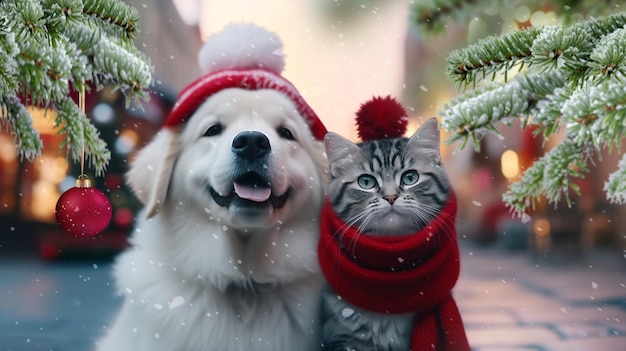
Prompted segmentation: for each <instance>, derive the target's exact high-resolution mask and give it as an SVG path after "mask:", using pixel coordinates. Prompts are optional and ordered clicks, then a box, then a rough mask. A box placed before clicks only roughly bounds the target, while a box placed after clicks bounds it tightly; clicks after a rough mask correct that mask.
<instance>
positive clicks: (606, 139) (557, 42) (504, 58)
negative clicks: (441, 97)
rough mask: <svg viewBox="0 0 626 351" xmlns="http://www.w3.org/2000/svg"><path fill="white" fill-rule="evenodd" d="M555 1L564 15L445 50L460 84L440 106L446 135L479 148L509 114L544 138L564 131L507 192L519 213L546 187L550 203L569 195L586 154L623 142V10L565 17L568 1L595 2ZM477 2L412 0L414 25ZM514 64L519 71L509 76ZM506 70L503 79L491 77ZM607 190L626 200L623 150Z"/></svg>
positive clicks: (428, 25)
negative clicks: (561, 18) (559, 21)
mask: <svg viewBox="0 0 626 351" xmlns="http://www.w3.org/2000/svg"><path fill="white" fill-rule="evenodd" d="M554 2H555V3H557V4H560V5H561V8H560V11H561V13H564V14H565V17H566V21H565V22H564V23H566V24H563V25H548V26H541V27H529V28H527V29H525V30H519V31H514V32H511V33H505V34H501V35H494V36H491V37H488V38H485V39H482V40H480V41H479V42H477V43H475V44H472V45H469V46H467V47H466V48H462V49H458V50H455V51H453V52H451V53H450V54H449V55H448V57H447V62H448V72H447V73H448V76H449V78H450V79H452V80H453V81H454V82H456V83H457V85H458V87H459V88H462V89H465V92H464V93H463V94H461V95H460V96H458V97H457V98H455V99H453V100H452V101H450V102H448V103H446V104H445V105H444V106H443V109H442V111H441V115H442V117H443V122H442V125H443V127H444V128H445V129H446V130H448V131H450V132H451V133H453V135H452V137H451V138H450V139H449V141H450V142H456V141H460V142H462V145H463V146H464V145H465V144H466V143H467V142H468V141H470V140H471V141H472V142H473V144H474V147H475V148H476V149H478V147H479V145H480V140H481V139H482V138H483V137H484V135H485V134H486V133H488V132H493V133H496V134H497V133H498V129H497V127H498V124H501V123H504V124H510V122H511V121H512V119H521V120H522V121H523V123H522V127H523V128H527V127H531V126H532V127H533V128H535V129H534V133H535V135H541V136H543V137H544V138H546V139H548V138H550V137H553V138H554V137H557V133H559V132H561V133H560V135H562V134H563V133H564V134H565V138H564V140H562V141H561V142H560V143H559V144H558V145H557V146H556V147H554V148H553V149H551V150H550V151H548V152H547V153H546V154H545V155H544V156H543V157H541V158H540V159H538V160H536V161H535V162H534V163H533V164H532V166H531V167H529V168H528V169H527V170H525V172H524V173H523V174H522V176H521V179H520V180H519V181H518V182H516V183H513V184H512V185H511V186H510V187H509V189H508V191H507V192H506V193H505V194H504V195H503V199H504V201H505V202H506V204H507V205H508V206H509V207H510V208H511V209H512V211H513V212H514V213H515V214H517V215H518V216H521V215H522V214H523V213H526V212H527V211H528V210H529V209H531V208H534V206H535V203H536V201H537V200H538V199H540V198H541V197H542V196H545V197H546V198H547V199H548V201H549V202H551V203H556V202H558V201H560V200H561V199H562V198H565V199H566V201H567V203H568V204H569V203H570V199H569V197H568V193H569V192H570V190H573V191H574V192H576V193H579V189H578V186H577V185H576V183H575V179H576V178H582V177H584V176H585V174H586V173H587V172H589V166H588V161H589V160H590V158H591V157H592V156H594V155H596V154H599V153H600V151H602V150H604V149H608V150H609V151H611V152H615V151H616V150H617V151H619V150H620V146H621V140H622V139H623V138H624V136H625V130H626V112H625V111H626V28H625V25H626V13H617V14H613V15H607V16H600V17H598V18H590V19H587V20H584V21H578V22H572V23H569V22H567V18H571V17H572V16H571V14H572V13H573V11H574V10H578V11H581V12H584V13H589V12H590V11H592V10H591V9H592V8H598V5H597V4H595V3H590V2H588V1H554ZM476 3H479V5H484V3H483V2H475V1H471V0H470V1H468V0H465V1H462V0H437V1H431V2H415V4H414V5H413V7H412V14H413V17H412V18H413V21H414V25H415V27H416V28H419V29H420V30H423V31H426V32H428V33H432V32H435V31H437V30H440V29H442V28H443V27H445V19H446V18H461V17H463V16H468V14H470V13H472V11H473V10H472V9H475V8H476V5H477V4H476ZM496 3H498V2H496ZM531 3H532V1H531ZM594 5H595V6H594ZM599 7H600V8H603V9H605V10H606V9H607V8H608V9H609V10H610V9H611V7H610V6H608V7H602V6H599ZM513 69H515V70H516V71H517V70H519V73H517V74H516V75H515V77H514V78H512V79H508V78H509V77H508V76H507V73H508V72H511V71H512V70H513ZM502 76H503V77H504V81H501V80H497V79H496V77H502ZM467 89H469V90H467ZM604 189H605V191H606V194H607V199H609V200H611V201H612V202H614V203H618V204H625V203H626V155H625V156H622V159H621V161H620V162H619V164H618V169H617V170H615V171H614V172H613V173H612V174H611V175H610V176H609V179H608V180H607V181H606V183H605V185H604Z"/></svg>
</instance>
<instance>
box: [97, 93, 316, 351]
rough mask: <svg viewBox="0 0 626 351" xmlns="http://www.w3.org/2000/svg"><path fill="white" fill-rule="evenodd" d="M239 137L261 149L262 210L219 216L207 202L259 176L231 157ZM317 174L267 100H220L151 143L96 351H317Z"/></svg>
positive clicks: (310, 146) (258, 96) (239, 206)
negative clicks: (248, 134)
mask: <svg viewBox="0 0 626 351" xmlns="http://www.w3.org/2000/svg"><path fill="white" fill-rule="evenodd" d="M216 126H217V127H216ZM212 128H213V129H212ZM216 128H217V129H216ZM207 131H209V132H208V133H207ZM242 131H258V132H261V133H263V134H264V135H266V136H267V138H268V140H269V142H270V146H271V152H270V153H269V155H267V162H265V163H264V164H263V166H262V167H261V168H263V169H265V174H266V176H267V177H268V181H269V184H271V191H272V198H271V199H270V200H268V201H266V202H265V203H260V202H255V201H233V202H232V203H230V204H226V205H225V204H224V203H222V205H223V206H220V205H218V203H216V201H215V199H216V198H215V197H214V196H217V198H218V199H219V198H220V197H223V199H226V198H231V199H232V197H233V191H234V190H233V189H234V186H233V184H234V182H236V180H237V177H239V176H240V175H241V174H242V173H246V172H248V171H249V170H250V169H254V168H258V165H256V166H247V165H246V164H245V162H243V163H242V162H240V159H241V157H236V156H235V154H234V152H233V140H234V138H235V137H236V135H237V134H238V133H240V132H242ZM216 132H219V133H217V134H216ZM326 169H327V161H326V159H325V156H324V151H323V144H322V143H321V142H319V141H316V140H315V139H314V138H313V137H312V136H311V133H310V130H309V129H308V127H307V126H306V124H305V123H304V121H303V119H302V117H301V116H300V115H299V114H298V113H297V109H296V107H295V106H294V105H293V103H292V102H291V100H289V99H287V98H286V97H285V96H283V95H282V94H280V93H278V92H276V91H274V90H257V91H248V90H241V89H235V88H231V89H225V90H222V91H220V92H219V93H217V94H215V95H213V96H211V97H210V98H209V99H208V100H207V101H206V102H205V103H204V104H202V105H201V106H200V108H198V110H197V111H196V112H195V114H194V115H193V116H192V117H191V118H190V120H189V121H188V122H187V123H186V124H185V125H182V126H181V127H179V129H164V130H163V131H161V132H160V133H159V134H158V135H157V136H156V137H155V139H154V140H153V141H152V142H151V143H150V144H148V145H147V146H146V147H144V148H143V149H142V150H141V151H140V152H139V154H138V156H137V157H136V159H135V160H134V162H133V163H132V166H131V169H130V171H129V173H128V175H127V176H128V182H129V184H130V185H131V186H132V188H133V190H134V191H135V193H136V194H137V196H138V198H139V199H140V200H141V201H142V202H143V203H144V204H145V207H146V208H145V211H146V216H145V218H143V219H139V220H138V222H137V226H136V230H135V232H134V233H133V236H132V239H131V243H132V245H133V247H132V248H130V249H129V250H128V251H127V252H125V253H123V254H122V255H121V256H120V257H119V258H118V259H117V262H116V264H115V266H114V275H115V278H116V282H117V289H118V291H119V293H120V294H122V295H124V298H125V301H124V303H123V306H122V309H121V311H120V313H119V315H118V316H117V318H116V320H115V321H114V323H113V324H112V325H111V327H110V328H108V330H107V333H106V335H105V337H104V338H103V339H102V340H100V341H99V342H98V345H99V346H98V350H99V351H123V350H133V351H137V350H146V351H147V350H149V351H158V350H167V351H172V350H186V351H194V350H206V351H208V350H219V351H229V350H233V351H234V350H267V351H281V350H285V351H291V350H316V349H319V340H318V330H317V329H318V325H317V318H318V302H319V297H318V295H319V291H320V289H321V286H322V285H323V278H322V276H321V274H320V269H319V266H318V262H317V256H316V245H317V241H318V217H319V212H320V208H321V206H322V201H323V195H324V186H325V183H326V174H325V170H326ZM259 172H263V171H259ZM284 194H287V195H284ZM281 196H282V197H281ZM285 197H286V198H287V200H286V203H285V204H284V206H282V207H280V205H276V206H277V207H280V208H275V207H274V206H271V205H270V204H269V203H271V202H272V201H274V200H272V199H282V200H284V198H285ZM218 202H219V201H218ZM278 202H280V201H277V203H278Z"/></svg>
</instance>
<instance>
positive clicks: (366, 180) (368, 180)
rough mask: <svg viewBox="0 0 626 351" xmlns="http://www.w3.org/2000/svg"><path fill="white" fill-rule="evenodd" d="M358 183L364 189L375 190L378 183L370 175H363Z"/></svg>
mask: <svg viewBox="0 0 626 351" xmlns="http://www.w3.org/2000/svg"><path fill="white" fill-rule="evenodd" d="M357 183H358V184H359V186H360V187H361V188H363V189H373V188H374V187H375V186H376V185H377V184H378V183H377V182H376V178H374V177H373V176H371V175H369V174H363V175H361V176H359V178H358V179H357Z"/></svg>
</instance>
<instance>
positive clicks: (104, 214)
mask: <svg viewBox="0 0 626 351" xmlns="http://www.w3.org/2000/svg"><path fill="white" fill-rule="evenodd" d="M55 214H56V219H57V223H58V224H59V226H61V228H63V230H65V231H66V232H67V233H69V234H72V235H74V236H82V237H90V236H94V235H97V234H99V233H101V232H102V231H103V230H104V229H105V228H106V227H107V226H108V225H109V222H111V216H112V214H113V208H112V206H111V202H110V201H109V198H108V197H107V196H106V195H105V194H104V193H103V192H102V191H100V190H99V189H96V188H92V187H91V184H90V182H89V181H88V180H87V181H85V180H84V179H80V178H79V180H78V181H76V187H74V188H71V189H68V190H67V191H66V192H64V193H63V194H62V195H61V197H60V198H59V200H58V201H57V205H56V209H55Z"/></svg>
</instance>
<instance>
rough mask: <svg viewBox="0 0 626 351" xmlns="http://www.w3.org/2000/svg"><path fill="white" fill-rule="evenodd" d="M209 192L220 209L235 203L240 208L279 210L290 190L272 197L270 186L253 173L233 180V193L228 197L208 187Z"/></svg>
mask: <svg viewBox="0 0 626 351" xmlns="http://www.w3.org/2000/svg"><path fill="white" fill-rule="evenodd" d="M209 192H210V194H211V196H212V197H213V200H214V201H215V203H217V204H218V205H219V206H222V207H230V205H231V204H233V203H235V204H236V205H237V206H241V207H263V206H267V205H271V206H272V207H273V208H276V209H279V208H282V207H283V206H285V203H286V202H287V199H288V198H289V194H290V192H291V189H287V191H286V192H285V193H284V194H282V195H278V196H277V195H274V194H273V193H272V188H271V184H269V182H268V181H267V180H265V179H264V178H263V177H262V176H261V175H259V174H258V173H255V172H248V173H245V174H244V175H242V176H241V177H238V178H237V179H235V181H234V183H233V191H232V192H231V193H230V194H228V195H220V194H218V193H217V191H215V189H213V188H212V187H209Z"/></svg>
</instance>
